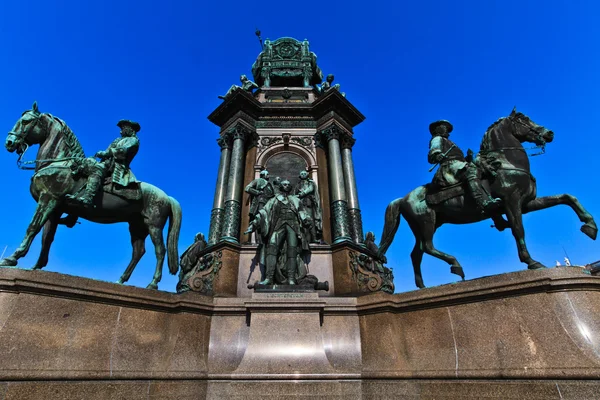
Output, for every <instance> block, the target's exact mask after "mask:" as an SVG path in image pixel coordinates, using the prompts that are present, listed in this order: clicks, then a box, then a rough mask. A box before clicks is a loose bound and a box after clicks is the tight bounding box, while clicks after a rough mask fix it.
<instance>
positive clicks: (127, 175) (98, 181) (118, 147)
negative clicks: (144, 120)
mask: <svg viewBox="0 0 600 400" xmlns="http://www.w3.org/2000/svg"><path fill="white" fill-rule="evenodd" d="M117 126H118V127H119V128H121V137H119V138H117V139H115V140H114V141H113V142H112V143H111V144H110V146H108V148H107V149H106V150H105V151H99V152H97V153H96V155H95V156H94V157H97V158H99V159H100V161H97V160H96V159H95V158H93V157H89V158H86V159H85V160H84V161H83V168H82V169H83V172H84V174H85V175H87V177H88V178H87V182H86V185H85V188H84V191H83V194H82V195H81V197H79V198H77V197H76V196H75V195H67V198H69V199H71V200H76V201H78V202H80V203H81V204H83V205H90V204H92V201H93V199H94V196H96V194H97V193H98V191H99V190H100V188H101V186H102V183H103V181H104V178H105V177H106V176H108V175H109V174H112V183H113V185H118V186H121V187H127V186H129V185H130V184H132V183H135V182H137V180H136V178H135V175H133V172H131V169H129V165H130V164H131V161H133V158H134V157H135V155H136V154H137V152H138V150H139V147H140V141H139V139H138V137H137V133H138V132H139V131H140V129H141V128H140V124H138V123H137V122H133V121H129V120H121V121H119V122H118V123H117Z"/></svg>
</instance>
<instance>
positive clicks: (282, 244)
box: [245, 180, 311, 285]
mask: <svg viewBox="0 0 600 400" xmlns="http://www.w3.org/2000/svg"><path fill="white" fill-rule="evenodd" d="M291 191H292V185H291V183H290V182H289V181H288V180H284V181H282V182H281V193H280V194H278V195H277V196H275V197H273V198H272V199H271V200H269V201H268V202H267V204H266V205H265V206H264V207H263V208H262V209H261V210H260V211H259V212H258V213H257V214H256V217H255V218H254V219H253V220H252V221H250V226H249V227H248V229H247V230H246V232H245V233H246V234H247V233H250V232H254V231H256V232H257V233H258V234H259V235H261V236H262V242H263V243H265V246H266V260H265V264H266V272H265V279H264V280H263V281H262V282H260V284H261V285H273V284H276V283H279V284H286V283H287V284H288V285H295V284H296V282H297V281H298V280H301V279H303V278H304V277H305V276H306V275H307V270H306V266H305V264H304V263H303V261H302V259H303V257H302V256H303V254H302V253H303V252H309V251H310V249H309V241H308V238H307V237H306V235H305V231H304V230H303V229H302V227H303V226H307V225H309V224H310V223H311V221H310V217H309V215H308V214H307V212H306V210H305V208H304V206H303V204H302V202H301V201H300V199H299V198H298V197H297V196H294V195H292V194H291ZM280 259H281V262H280V261H279V260H280Z"/></svg>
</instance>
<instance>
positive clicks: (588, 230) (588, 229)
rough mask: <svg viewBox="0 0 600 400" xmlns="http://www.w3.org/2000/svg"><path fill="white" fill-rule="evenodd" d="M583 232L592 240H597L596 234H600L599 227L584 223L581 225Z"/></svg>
mask: <svg viewBox="0 0 600 400" xmlns="http://www.w3.org/2000/svg"><path fill="white" fill-rule="evenodd" d="M581 232H583V233H585V234H586V235H587V236H588V237H589V238H590V239H592V240H596V236H598V228H596V226H595V225H591V224H585V225H583V226H582V227H581Z"/></svg>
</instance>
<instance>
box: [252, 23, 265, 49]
mask: <svg viewBox="0 0 600 400" xmlns="http://www.w3.org/2000/svg"><path fill="white" fill-rule="evenodd" d="M254 34H255V35H256V37H257V38H258V42H259V43H260V49H261V50H262V49H263V48H264V47H263V42H262V38H261V37H260V30H259V29H258V28H256V32H254Z"/></svg>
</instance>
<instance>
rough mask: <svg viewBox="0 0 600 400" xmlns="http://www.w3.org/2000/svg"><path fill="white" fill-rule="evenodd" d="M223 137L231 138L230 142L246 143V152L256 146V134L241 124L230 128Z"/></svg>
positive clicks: (257, 138)
mask: <svg viewBox="0 0 600 400" xmlns="http://www.w3.org/2000/svg"><path fill="white" fill-rule="evenodd" d="M225 135H229V137H231V141H232V142H233V141H235V140H238V139H241V140H242V141H243V142H245V143H246V150H248V149H250V148H252V147H254V146H256V145H257V144H258V140H259V137H258V134H257V133H256V131H255V130H254V129H251V128H249V127H247V126H245V125H243V124H240V123H237V124H235V125H234V126H232V127H231V128H229V129H227V132H225V134H224V136H225Z"/></svg>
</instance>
